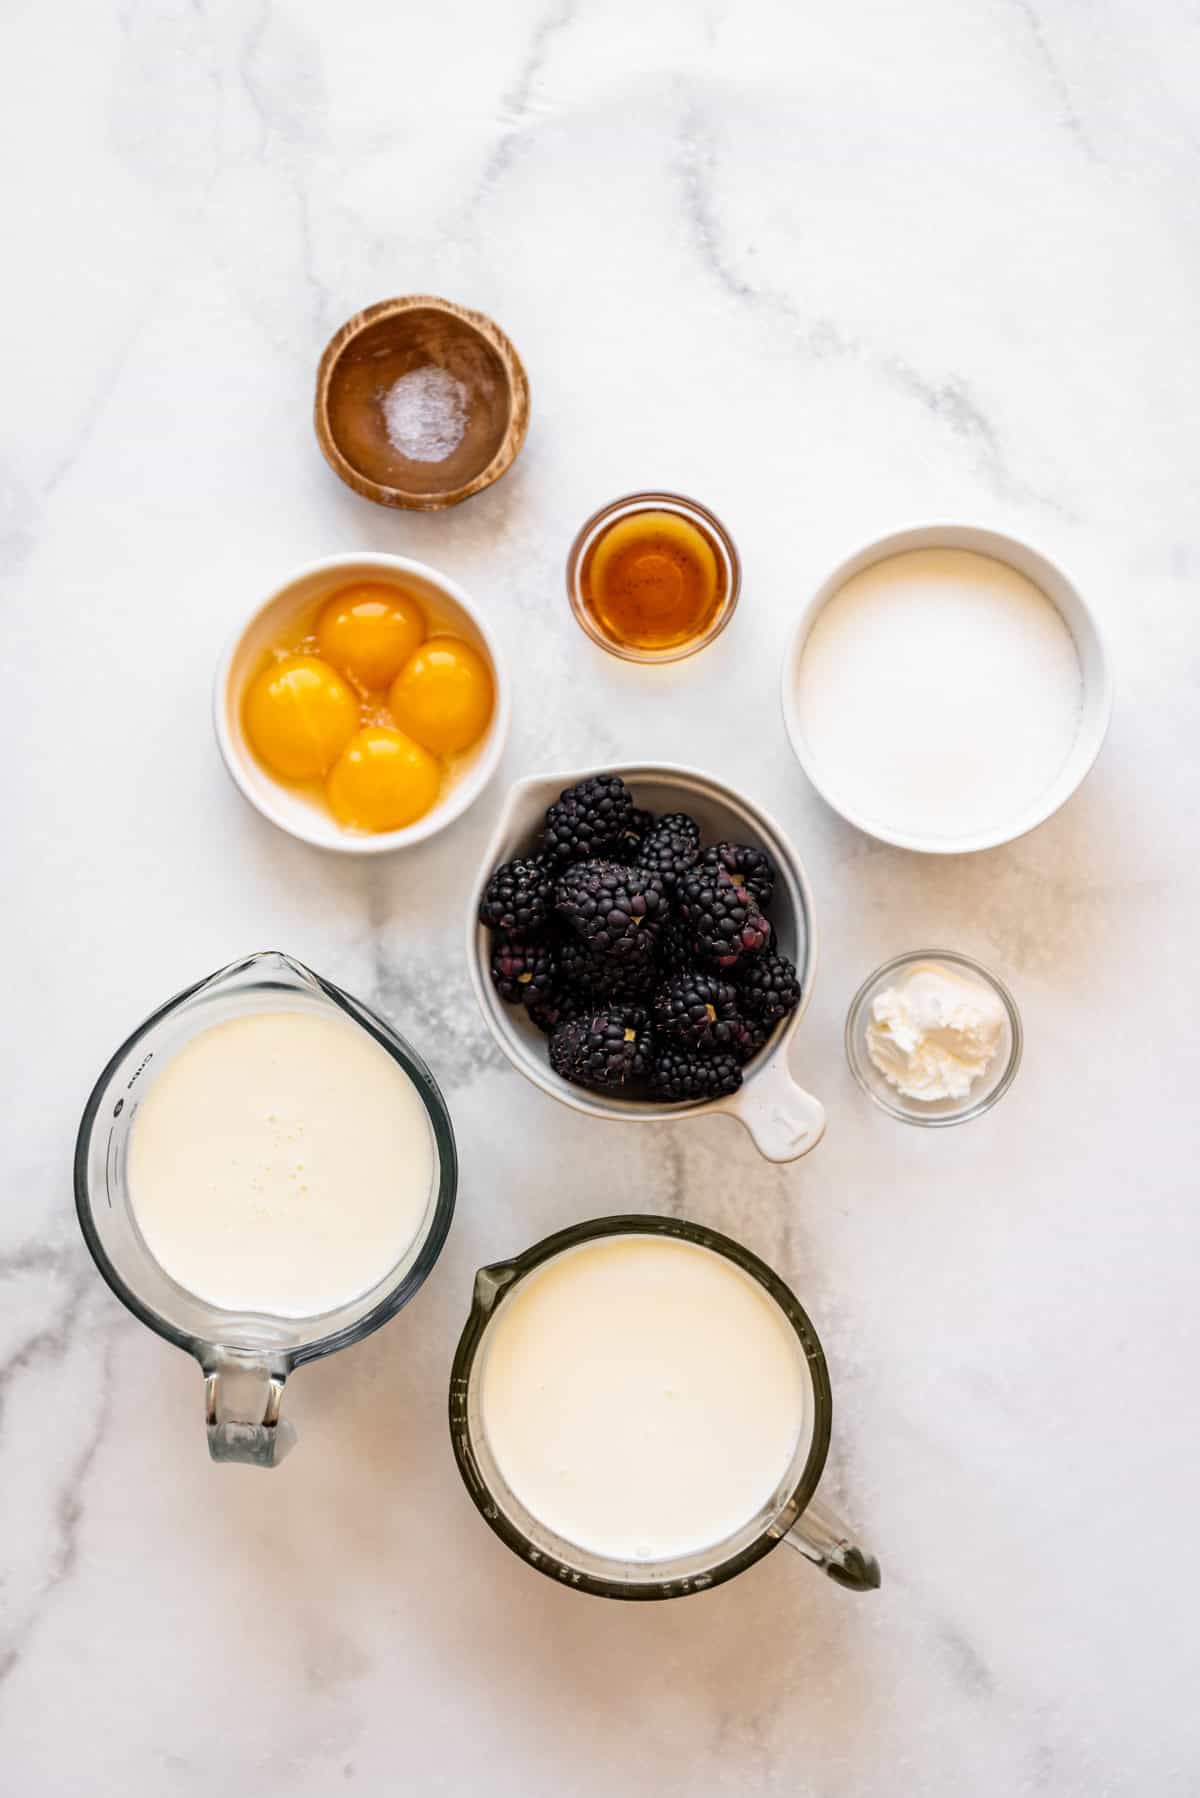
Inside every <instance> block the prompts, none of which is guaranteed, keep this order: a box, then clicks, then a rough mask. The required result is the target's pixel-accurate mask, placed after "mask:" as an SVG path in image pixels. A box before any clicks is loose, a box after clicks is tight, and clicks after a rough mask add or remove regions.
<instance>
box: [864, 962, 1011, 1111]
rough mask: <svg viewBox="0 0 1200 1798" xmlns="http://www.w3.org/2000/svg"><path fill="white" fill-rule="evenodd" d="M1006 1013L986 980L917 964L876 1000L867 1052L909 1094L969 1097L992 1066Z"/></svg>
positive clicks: (930, 964) (935, 965)
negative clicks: (975, 1085) (985, 982)
mask: <svg viewBox="0 0 1200 1798" xmlns="http://www.w3.org/2000/svg"><path fill="white" fill-rule="evenodd" d="M1005 1021H1006V1013H1005V1010H1004V1006H1003V1005H1002V1004H1001V1002H1000V1000H999V998H998V997H997V996H996V994H995V993H994V992H993V991H992V989H991V988H990V987H988V986H985V985H984V984H983V982H982V981H979V980H973V979H972V978H971V977H970V976H969V975H967V974H965V973H960V972H959V971H958V970H957V969H956V968H952V967H949V966H947V965H946V964H945V963H943V962H935V961H925V962H917V963H915V964H914V966H913V967H911V968H910V969H908V970H907V972H906V973H905V974H904V976H903V978H902V979H901V980H900V981H899V982H898V983H897V984H896V985H895V986H889V987H886V988H885V989H884V991H883V992H881V993H877V994H876V996H875V998H874V999H873V1000H872V1001H871V1012H870V1017H869V1019H868V1022H867V1029H866V1039H867V1053H868V1055H869V1056H870V1057H871V1060H872V1061H873V1062H874V1064H875V1066H876V1067H877V1068H878V1069H879V1072H880V1073H881V1074H882V1075H883V1077H884V1079H885V1080H886V1081H887V1082H888V1084H889V1086H894V1087H895V1088H896V1090H897V1091H898V1092H901V1093H903V1094H904V1096H905V1098H908V1099H924V1100H927V1101H930V1102H932V1101H934V1100H937V1099H964V1098H966V1096H967V1094H968V1093H969V1092H970V1090H971V1088H972V1086H973V1085H974V1084H975V1082H976V1081H977V1080H978V1079H980V1078H981V1076H982V1075H983V1074H985V1073H986V1072H987V1069H988V1067H989V1066H990V1065H991V1063H992V1061H993V1060H994V1058H995V1056H996V1053H997V1051H998V1049H999V1048H1000V1044H1001V1041H1002V1038H1003V1036H1004V1027H1005Z"/></svg>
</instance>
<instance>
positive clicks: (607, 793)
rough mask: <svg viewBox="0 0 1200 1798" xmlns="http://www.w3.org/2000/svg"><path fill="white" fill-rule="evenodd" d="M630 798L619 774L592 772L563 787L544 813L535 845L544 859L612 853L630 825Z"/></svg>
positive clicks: (560, 861) (557, 861) (556, 861)
mask: <svg viewBox="0 0 1200 1798" xmlns="http://www.w3.org/2000/svg"><path fill="white" fill-rule="evenodd" d="M632 816H633V800H632V799H631V798H630V796H629V789H628V787H627V786H626V785H625V782H624V781H623V780H622V779H621V776H620V775H619V774H594V775H593V776H592V777H591V779H590V780H581V781H580V782H579V783H578V785H577V786H573V787H565V788H564V789H563V791H562V793H561V794H560V795H559V797H558V798H557V799H556V800H555V801H554V804H553V805H552V806H551V807H550V808H549V810H548V811H547V813H546V828H545V830H544V831H543V833H542V840H541V844H540V845H539V846H540V848H541V851H542V853H543V855H545V857H546V859H547V861H549V862H551V863H554V864H558V865H560V866H561V865H562V864H563V863H564V862H578V861H584V860H586V859H587V858H589V857H595V856H605V855H611V854H613V853H614V852H615V851H616V850H617V848H618V846H619V844H620V842H621V838H622V836H623V835H624V834H625V833H626V832H627V831H628V830H629V828H630V819H631V818H632Z"/></svg>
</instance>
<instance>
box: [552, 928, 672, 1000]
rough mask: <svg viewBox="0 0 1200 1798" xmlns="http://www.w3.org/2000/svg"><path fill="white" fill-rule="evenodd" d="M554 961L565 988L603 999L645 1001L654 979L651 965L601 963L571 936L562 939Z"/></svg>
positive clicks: (655, 974)
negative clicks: (556, 963)
mask: <svg viewBox="0 0 1200 1798" xmlns="http://www.w3.org/2000/svg"><path fill="white" fill-rule="evenodd" d="M556 959H557V961H558V970H559V973H560V975H561V976H562V979H563V982H564V984H565V985H566V986H567V987H569V988H571V989H572V990H573V991H575V992H579V993H582V994H589V993H590V994H599V995H601V996H602V997H603V998H605V999H621V1000H628V1001H632V1000H635V999H637V1000H646V1001H648V1000H649V997H650V989H651V988H652V987H653V985H654V982H655V980H656V979H657V969H656V968H655V966H654V963H653V962H652V961H650V960H639V961H634V962H630V961H628V960H627V961H600V960H598V959H597V958H596V957H595V956H594V955H593V954H592V953H591V951H590V950H589V948H588V946H587V944H586V943H585V942H583V941H582V940H581V939H580V938H579V937H577V936H575V935H574V934H572V935H570V936H567V937H565V939H564V941H563V942H562V943H561V944H560V946H559V948H558V952H557V957H556Z"/></svg>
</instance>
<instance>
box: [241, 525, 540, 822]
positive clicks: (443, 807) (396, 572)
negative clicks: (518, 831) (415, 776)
mask: <svg viewBox="0 0 1200 1798" xmlns="http://www.w3.org/2000/svg"><path fill="white" fill-rule="evenodd" d="M360 580H361V581H384V582H390V583H394V584H396V585H399V586H403V587H404V589H405V590H406V591H407V592H409V593H415V594H416V595H417V597H418V598H419V599H420V600H421V601H422V602H423V603H424V605H425V608H426V612H427V614H428V616H429V620H430V624H431V625H432V626H433V628H434V629H435V630H441V631H445V632H449V633H450V634H452V635H454V636H458V637H464V638H465V639H466V640H467V641H468V642H469V643H472V644H474V646H475V648H476V649H478V650H479V651H480V652H481V653H482V654H483V655H484V656H485V657H486V659H487V661H488V663H489V664H490V666H491V670H492V679H493V681H494V683H495V705H494V707H493V710H492V718H491V722H490V724H489V725H488V727H487V730H486V731H485V732H484V735H483V737H482V738H481V739H480V741H479V742H478V743H477V744H475V745H474V746H473V747H472V748H471V749H470V750H468V751H467V752H466V754H465V755H463V756H461V757H458V758H456V761H455V763H454V764H453V765H452V766H451V769H450V771H449V773H448V776H447V779H446V781H445V783H444V786H443V790H442V794H441V797H440V798H439V799H438V802H437V804H436V805H435V806H434V807H433V808H432V810H430V811H428V812H426V814H425V816H424V817H423V818H418V819H417V821H416V823H415V824H409V825H407V826H406V827H405V828H404V829H403V830H381V831H376V832H367V831H361V832H360V831H349V830H344V829H343V828H342V826H341V825H340V824H339V823H338V822H337V820H336V818H334V816H333V814H332V813H331V812H329V811H327V810H326V809H325V808H324V807H323V806H322V805H321V803H320V801H319V799H318V798H317V797H316V796H315V795H314V794H310V793H307V792H305V791H303V790H302V789H300V788H296V787H291V786H288V785H287V783H286V782H284V781H279V780H276V779H275V777H274V776H273V775H272V774H270V773H269V772H268V771H267V769H266V768H264V767H263V766H262V764H261V762H259V761H258V759H257V758H256V757H255V755H254V753H253V751H252V750H251V748H250V746H249V744H248V743H247V741H246V737H245V732H244V730H243V728H242V704H243V700H244V698H245V693H246V687H247V685H248V684H249V682H250V680H251V679H252V678H253V676H254V675H255V673H256V672H257V671H258V669H259V668H260V667H261V665H262V660H263V656H264V655H265V653H266V652H267V651H268V650H269V649H270V648H271V647H272V645H273V644H274V643H276V642H278V640H279V637H280V634H281V633H286V631H287V629H288V627H289V626H290V625H292V624H294V621H295V617H296V614H297V613H298V612H303V611H305V610H306V609H307V608H308V607H310V606H312V605H314V604H316V603H318V602H319V601H320V600H322V599H324V598H326V597H328V596H329V595H330V594H333V593H336V592H337V591H338V590H339V588H341V587H345V586H348V585H349V584H350V582H352V581H360ZM511 707H512V695H511V691H510V688H509V681H508V675H507V673H506V672H505V668H504V663H503V661H502V660H501V656H500V651H499V648H498V646H497V644H496V640H495V638H494V637H493V636H492V633H491V631H490V630H489V629H488V627H487V625H486V624H485V623H484V620H483V618H482V616H481V614H480V612H479V609H478V607H477V606H476V605H475V603H474V602H473V601H472V600H471V599H469V598H468V596H467V594H466V593H465V592H464V591H463V589H462V588H461V587H460V586H459V585H458V584H457V582H455V581H452V580H450V579H449V578H448V577H447V576H446V575H444V574H439V573H438V571H437V569H436V568H430V567H428V566H427V565H426V564H425V563H424V562H414V561H411V560H410V559H409V558H408V557H407V556H386V555H374V554H371V553H364V554H361V555H353V556H326V557H325V558H324V559H323V560H321V561H319V562H310V563H308V565H307V566H306V567H304V568H301V569H300V570H299V571H298V572H297V573H296V574H293V575H291V576H290V577H289V579H288V580H286V581H284V583H283V585H282V586H280V587H277V588H276V589H275V591H274V592H273V593H272V594H270V595H269V596H268V597H267V598H266V599H264V600H263V602H262V604H261V605H260V606H259V607H258V609H257V610H256V611H255V612H254V613H253V614H252V615H251V617H250V618H249V619H248V621H247V622H246V623H245V624H244V625H242V626H241V628H240V629H239V630H238V631H237V633H236V634H235V636H234V638H233V640H232V642H231V643H230V644H229V646H228V648H227V649H226V651H225V653H224V655H223V656H222V657H221V660H220V662H219V664H218V666H217V676H216V683H215V686H214V689H213V723H214V726H215V728H216V733H217V744H218V746H219V748H220V751H221V755H222V757H223V758H224V761H225V766H226V767H227V768H228V770H229V772H230V774H231V775H232V777H233V780H234V783H235V784H236V785H237V787H238V788H239V789H240V791H241V792H242V793H244V794H245V796H246V798H247V799H248V800H249V801H250V803H251V805H252V806H254V807H255V808H256V809H257V810H258V811H260V812H261V813H262V815H263V817H264V818H269V819H270V821H271V823H272V824H277V825H278V826H279V828H280V830H286V831H287V832H288V834H289V836H293V837H299V838H300V840H301V842H304V843H312V844H314V845H315V846H316V847H317V848H318V849H335V850H338V851H340V853H342V854H343V855H383V854H386V852H387V851H388V850H391V849H405V848H407V847H409V845H411V844H413V843H421V842H424V841H425V839H426V838H427V837H431V836H434V835H436V833H437V832H438V831H439V830H444V829H445V828H446V826H447V825H448V824H452V823H453V822H454V820H455V819H456V818H459V817H461V816H462V814H463V813H464V812H465V811H466V809H467V807H468V806H469V805H471V804H473V803H474V801H475V800H476V799H477V798H478V797H479V795H480V793H481V792H482V791H483V789H484V787H485V786H486V785H487V783H488V781H489V780H490V779H491V777H492V775H493V774H494V773H495V771H496V765H497V763H498V762H499V760H500V756H501V754H502V752H503V749H504V743H505V739H506V738H507V736H508V724H509V715H510V712H511Z"/></svg>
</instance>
